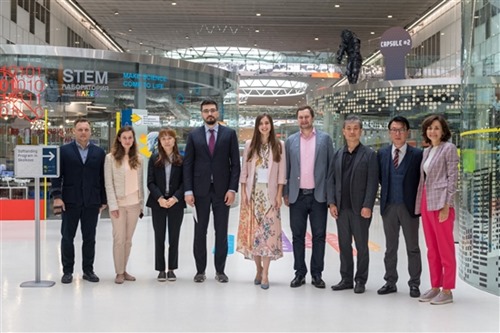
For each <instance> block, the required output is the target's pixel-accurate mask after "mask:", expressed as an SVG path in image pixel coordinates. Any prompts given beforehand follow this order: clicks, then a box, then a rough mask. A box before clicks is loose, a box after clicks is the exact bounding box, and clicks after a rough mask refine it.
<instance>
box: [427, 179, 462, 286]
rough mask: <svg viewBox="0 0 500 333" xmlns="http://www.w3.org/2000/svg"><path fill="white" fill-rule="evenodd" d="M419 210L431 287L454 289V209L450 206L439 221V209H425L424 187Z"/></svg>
mask: <svg viewBox="0 0 500 333" xmlns="http://www.w3.org/2000/svg"><path fill="white" fill-rule="evenodd" d="M421 212H422V226H423V228H424V235H425V244H426V245H427V260H428V262H429V272H430V275H431V287H432V288H441V287H442V288H443V289H454V288H455V280H456V274H457V261H456V258H455V241H454V240H453V224H454V222H455V209H454V208H453V207H450V214H449V215H448V219H447V220H446V221H444V222H441V223H440V222H439V211H438V210H433V211H428V210H427V195H426V192H425V187H424V189H423V193H422V206H421Z"/></svg>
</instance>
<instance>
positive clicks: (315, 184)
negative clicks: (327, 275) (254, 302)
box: [283, 106, 333, 288]
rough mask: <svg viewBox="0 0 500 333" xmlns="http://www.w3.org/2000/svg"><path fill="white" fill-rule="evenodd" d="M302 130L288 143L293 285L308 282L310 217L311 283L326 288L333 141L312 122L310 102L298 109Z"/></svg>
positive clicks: (286, 198)
mask: <svg viewBox="0 0 500 333" xmlns="http://www.w3.org/2000/svg"><path fill="white" fill-rule="evenodd" d="M296 116H297V121H298V124H299V127H300V132H297V133H295V134H292V135H291V136H290V137H289V138H288V140H286V143H285V151H286V179H287V182H286V185H285V187H284V189H283V196H284V201H285V204H286V205H287V206H288V207H290V227H291V229H292V237H293V256H294V260H295V263H294V270H295V278H294V279H293V280H292V282H291V283H290V287H292V288H296V287H300V286H302V285H303V284H305V276H306V274H307V266H306V263H305V236H306V230H307V218H308V217H309V220H310V223H311V232H312V257H311V276H312V280H311V282H312V284H313V285H314V286H315V287H317V288H325V282H324V281H323V280H322V277H321V275H322V273H323V267H324V257H325V238H326V221H327V217H328V205H329V204H330V203H332V202H333V186H331V184H332V182H333V169H332V166H333V142H332V139H331V138H330V136H329V135H328V134H326V133H325V132H322V131H319V130H316V129H315V128H314V126H313V122H314V111H313V109H312V108H311V107H310V106H303V107H300V108H299V109H298V110H297V112H296Z"/></svg>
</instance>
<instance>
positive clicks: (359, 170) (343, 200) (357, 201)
mask: <svg viewBox="0 0 500 333" xmlns="http://www.w3.org/2000/svg"><path fill="white" fill-rule="evenodd" d="M342 133H343V134H344V138H345V140H346V145H345V146H344V147H343V148H340V149H339V150H338V151H336V152H335V156H334V163H335V167H334V168H333V169H334V188H335V195H334V198H333V201H334V202H333V204H332V205H330V214H331V215H332V216H333V217H334V218H335V219H336V220H337V232H338V239H339V248H340V274H341V276H342V280H341V281H340V283H338V284H336V285H334V286H332V289H333V290H344V289H352V288H353V271H354V261H353V255H352V245H351V243H352V238H353V237H354V241H355V242H356V250H357V257H358V260H357V270H356V276H354V280H355V281H356V286H355V287H354V292H355V293H356V294H361V293H364V292H365V284H366V280H367V279H368V264H369V260H370V259H369V253H368V229H369V228H370V223H371V219H372V210H373V205H374V203H375V196H376V194H377V189H378V164H377V154H376V153H375V152H374V151H373V150H372V149H370V148H368V147H366V146H364V145H363V144H362V143H361V142H360V139H361V135H362V133H363V125H362V122H361V119H360V118H359V117H358V116H353V115H351V116H348V117H347V118H346V119H345V120H344V125H343V127H342Z"/></svg>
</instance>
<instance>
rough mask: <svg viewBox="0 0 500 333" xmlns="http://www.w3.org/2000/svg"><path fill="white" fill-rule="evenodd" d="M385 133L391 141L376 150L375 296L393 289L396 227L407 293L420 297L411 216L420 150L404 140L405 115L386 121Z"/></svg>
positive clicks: (414, 224) (413, 217)
mask: <svg viewBox="0 0 500 333" xmlns="http://www.w3.org/2000/svg"><path fill="white" fill-rule="evenodd" d="M388 128H389V136H390V138H391V142H392V144H391V145H389V146H387V147H384V148H382V149H380V150H379V152H378V154H377V159H378V165H379V180H380V184H381V193H380V214H381V215H382V220H383V221H384V233H385V239H386V241H385V243H386V246H385V247H386V250H385V257H384V264H385V276H384V279H385V281H386V284H385V285H384V286H383V287H382V288H380V289H379V290H378V294H379V295H386V294H390V293H394V292H396V291H397V287H396V282H397V281H398V272H397V270H396V266H397V263H398V244H399V229H400V228H402V229H403V235H404V238H405V242H406V254H407V256H408V273H409V274H410V280H409V281H408V285H409V286H410V296H411V297H419V296H420V290H419V286H420V274H421V273H422V261H421V258H420V248H419V246H418V226H419V219H418V215H415V199H416V196H417V189H418V182H419V180H420V163H421V162H422V150H420V149H417V148H414V147H412V146H410V145H408V144H407V143H406V140H407V139H408V136H409V134H410V123H409V122H408V120H407V119H406V118H405V117H401V116H396V117H394V118H393V119H391V121H389V125H388Z"/></svg>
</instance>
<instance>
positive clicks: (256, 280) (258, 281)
mask: <svg viewBox="0 0 500 333" xmlns="http://www.w3.org/2000/svg"><path fill="white" fill-rule="evenodd" d="M261 282H262V281H261V280H259V279H255V280H253V284H255V285H256V286H258V285H259V284H261Z"/></svg>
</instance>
